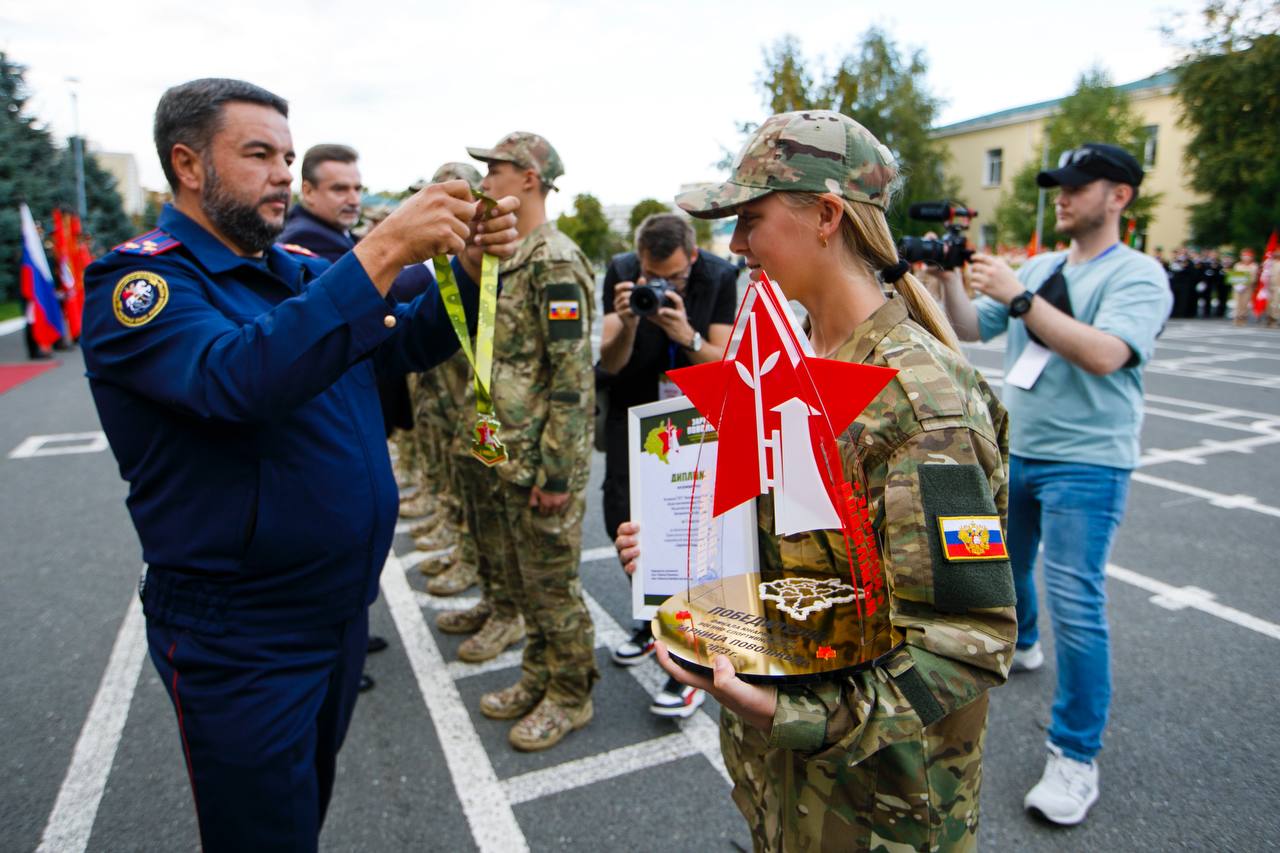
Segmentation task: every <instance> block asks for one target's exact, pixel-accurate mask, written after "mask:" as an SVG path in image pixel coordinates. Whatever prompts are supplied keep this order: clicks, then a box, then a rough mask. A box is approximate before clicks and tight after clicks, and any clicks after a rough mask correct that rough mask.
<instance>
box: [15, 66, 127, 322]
mask: <svg viewBox="0 0 1280 853" xmlns="http://www.w3.org/2000/svg"><path fill="white" fill-rule="evenodd" d="M25 73H26V68H25V67H23V66H22V65H20V64H18V63H16V62H14V61H13V60H11V59H10V58H9V57H8V55H6V54H5V53H4V52H3V51H0V301H4V300H8V299H15V298H17V295H18V282H19V270H20V268H21V264H22V230H21V225H20V222H19V218H18V205H19V204H20V203H22V202H24V201H25V202H26V203H27V205H28V206H29V207H30V208H31V215H32V216H33V217H34V218H35V220H36V222H37V223H39V224H41V225H42V226H43V227H44V229H45V232H46V233H51V231H52V228H53V209H54V207H62V208H64V209H66V210H74V209H75V206H76V189H75V163H74V160H73V158H72V155H71V152H70V150H69V149H68V148H60V147H59V146H58V145H56V144H55V142H54V139H53V136H52V135H51V134H50V133H49V131H48V130H47V129H46V128H45V127H44V126H43V125H42V124H41V123H40V122H39V120H38V119H37V118H36V117H35V116H32V115H30V114H28V113H27V109H26V108H27V101H28V100H29V97H30V95H29V92H28V90H27V85H26V80H25V76H24V75H25ZM84 166H85V198H86V201H87V207H88V211H87V212H88V215H87V216H86V217H85V221H84V223H83V225H84V228H85V230H86V231H88V232H89V233H90V234H92V235H93V236H94V239H95V243H96V244H97V247H98V249H99V250H101V249H102V248H104V247H110V246H114V245H115V244H116V243H119V242H121V241H123V240H126V239H128V237H129V234H130V230H129V220H128V217H126V216H125V214H124V210H123V207H122V203H121V201H120V196H119V194H118V193H117V192H116V190H115V182H114V180H113V179H112V177H111V175H110V174H108V173H107V172H106V171H104V170H103V169H102V168H101V167H100V166H99V165H98V164H97V162H95V161H94V159H93V157H92V156H86V157H85V159H84Z"/></svg>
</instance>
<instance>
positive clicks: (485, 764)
mask: <svg viewBox="0 0 1280 853" xmlns="http://www.w3.org/2000/svg"><path fill="white" fill-rule="evenodd" d="M382 594H383V595H384V596H385V597H386V599H387V607H388V608H389V609H390V610H391V617H392V619H393V620H395V623H396V630H397V631H399V632H400V639H401V642H402V645H403V646H404V650H405V654H406V655H408V657H409V666H410V667H411V668H412V669H413V675H414V678H416V679H417V681H418V690H419V691H420V692H421V693H422V700H423V702H424V703H426V706H427V712H428V713H429V714H430V715H431V720H432V722H433V723H434V724H435V729H436V734H437V736H438V737H439V740H440V749H441V751H442V752H443V753H444V758H445V763H446V764H447V765H448V767H449V775H450V776H451V777H452V779H453V786H454V790H455V791H456V792H457V795H458V800H459V802H460V803H461V804H462V812H463V814H465V815H466V817H467V823H468V825H469V826H470V827H471V837H472V838H473V839H475V842H476V846H477V847H479V848H480V850H481V851H485V853H488V852H489V851H492V853H508V851H522V850H528V849H529V845H528V842H527V841H526V840H525V837H524V833H523V832H522V831H521V830H520V824H519V823H517V822H516V816H515V813H514V812H512V810H511V803H510V802H509V801H508V800H507V797H506V796H505V794H504V792H503V789H502V784H501V783H500V782H499V781H498V777H497V774H496V773H495V772H494V770H493V764H492V763H490V761H489V756H488V755H487V754H486V753H485V751H484V745H483V744H481V743H480V736H479V735H478V734H477V733H476V730H475V727H474V726H472V724H471V718H470V717H469V716H468V714H467V709H466V707H465V706H464V705H463V704H462V697H461V696H459V695H458V688H457V686H456V685H455V684H454V683H453V679H451V678H450V677H449V670H448V668H447V667H446V666H445V662H444V658H443V657H441V655H440V647H439V646H437V645H436V641H435V638H434V637H433V636H432V635H431V630H430V629H429V628H428V627H427V623H426V620H425V619H424V618H423V613H422V610H421V609H420V608H419V607H418V603H417V600H416V599H415V598H414V595H413V590H411V589H410V588H409V581H408V579H407V578H406V577H405V573H404V567H403V566H402V565H401V564H400V561H399V560H398V559H397V558H396V555H395V553H394V552H393V553H392V554H390V555H389V556H388V557H387V563H386V565H385V566H384V568H383V572H382Z"/></svg>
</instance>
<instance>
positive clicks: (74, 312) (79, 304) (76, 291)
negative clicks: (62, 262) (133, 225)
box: [62, 213, 93, 341]
mask: <svg viewBox="0 0 1280 853" xmlns="http://www.w3.org/2000/svg"><path fill="white" fill-rule="evenodd" d="M66 218H67V219H68V220H69V221H70V227H69V228H68V229H67V237H68V239H67V255H68V261H69V264H70V267H71V281H72V289H71V291H70V292H68V293H67V298H66V301H65V302H63V303H62V310H63V312H64V313H65V314H66V315H67V328H68V331H69V332H70V333H71V340H73V341H76V340H79V339H80V322H81V320H82V318H83V316H84V271H85V267H87V266H89V264H90V263H92V262H93V256H92V255H91V254H90V253H89V247H88V246H86V245H85V244H84V239H83V237H82V236H81V231H80V217H79V216H78V215H77V214H74V213H71V214H67V217H66Z"/></svg>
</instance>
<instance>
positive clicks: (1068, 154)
mask: <svg viewBox="0 0 1280 853" xmlns="http://www.w3.org/2000/svg"><path fill="white" fill-rule="evenodd" d="M1094 162H1097V163H1106V164H1107V165H1109V166H1111V167H1113V168H1116V169H1119V170H1120V171H1122V172H1128V171H1129V167H1128V166H1126V165H1125V164H1124V163H1121V162H1120V161H1119V160H1117V159H1115V158H1114V157H1111V156H1109V155H1108V154H1107V153H1106V152H1105V151H1099V150H1098V149H1096V148H1069V149H1067V150H1066V151H1063V152H1062V156H1061V157H1059V158H1058V168H1059V169H1065V168H1066V167H1067V166H1087V165H1088V164H1090V163H1094Z"/></svg>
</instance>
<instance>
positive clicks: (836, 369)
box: [669, 275, 897, 536]
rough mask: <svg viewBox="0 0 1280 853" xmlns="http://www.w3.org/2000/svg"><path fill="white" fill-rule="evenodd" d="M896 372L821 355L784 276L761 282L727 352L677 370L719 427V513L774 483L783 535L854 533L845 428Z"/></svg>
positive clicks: (741, 313)
mask: <svg viewBox="0 0 1280 853" xmlns="http://www.w3.org/2000/svg"><path fill="white" fill-rule="evenodd" d="M735 342H736V347H735ZM896 374H897V371H896V370H893V369H891V368H887V367H875V366H872V365H867V364H848V363H845V362H841V361H833V360H830V359H824V358H817V357H816V356H815V355H814V353H813V350H812V348H811V347H810V345H809V341H808V339H807V338H806V337H805V335H804V333H803V331H802V330H801V329H800V326H799V324H798V323H797V322H796V319H795V315H794V314H793V313H792V311H791V306H790V305H788V304H787V301H786V299H785V298H784V297H783V295H782V292H781V291H780V290H779V289H778V287H777V285H775V284H774V283H773V282H771V281H769V279H768V277H767V276H763V275H762V276H761V280H760V281H758V282H752V284H751V286H750V287H749V288H748V292H747V295H746V297H745V298H744V300H743V307H742V308H741V309H739V313H738V319H737V321H736V322H735V323H734V332H733V336H732V338H731V342H730V345H729V348H728V349H727V350H726V352H725V357H724V358H723V359H721V360H720V361H718V362H713V363H710V364H699V365H694V366H692V367H685V368H681V369H680V370H675V371H672V372H671V373H670V374H669V375H670V377H671V380H672V381H673V382H675V383H676V384H677V385H678V386H679V387H680V389H681V390H682V391H684V393H685V394H686V395H687V396H688V397H689V400H690V402H692V403H693V405H694V406H695V407H696V408H697V410H698V411H699V412H700V413H701V414H702V415H703V417H705V418H706V419H707V420H708V421H709V422H710V423H711V425H712V426H713V427H715V429H716V431H717V433H718V435H719V441H720V449H719V454H718V458H717V464H716V473H715V498H714V502H713V511H712V514H713V515H714V516H719V515H721V514H723V513H725V512H728V511H729V510H731V509H733V508H734V507H736V506H738V505H739V504H742V503H743V502H745V501H748V500H751V499H752V498H753V497H755V496H756V495H763V494H766V493H767V492H768V491H769V490H770V489H772V490H773V493H774V517H775V525H776V529H775V532H776V533H777V535H779V536H787V535H790V534H792V533H799V532H802V531H806V530H829V529H844V530H845V531H846V533H848V532H850V529H851V527H853V526H854V525H855V522H856V518H849V517H848V516H849V513H848V512H847V511H846V509H845V507H847V506H848V501H849V486H848V484H846V483H845V480H844V475H843V473H842V467H841V464H840V457H839V453H838V451H837V447H836V436H837V435H839V434H840V433H842V432H843V431H844V430H845V429H846V428H847V427H848V426H849V424H850V423H852V421H853V419H854V418H856V417H857V416H858V414H859V413H860V412H861V411H862V410H863V409H864V408H866V406H867V405H868V404H869V403H870V402H871V401H872V400H874V399H875V397H876V396H877V395H878V394H879V393H880V392H881V391H882V390H883V389H884V387H885V386H886V385H888V384H889V382H890V381H891V380H892V379H893V377H894V376H895V375H896ZM842 487H843V488H842Z"/></svg>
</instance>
